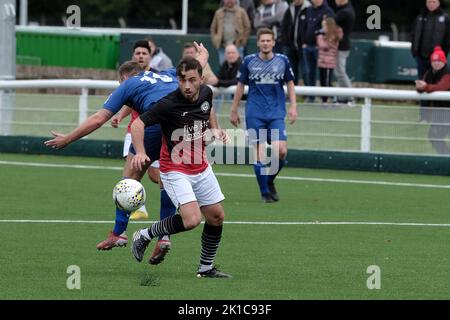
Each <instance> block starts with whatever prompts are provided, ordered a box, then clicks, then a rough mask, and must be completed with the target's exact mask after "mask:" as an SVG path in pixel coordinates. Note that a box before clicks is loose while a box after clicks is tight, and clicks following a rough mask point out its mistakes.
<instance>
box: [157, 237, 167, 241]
mask: <svg viewBox="0 0 450 320" xmlns="http://www.w3.org/2000/svg"><path fill="white" fill-rule="evenodd" d="M159 240H165V241H169V240H170V237H169V236H163V237H162V238H161V239H159Z"/></svg>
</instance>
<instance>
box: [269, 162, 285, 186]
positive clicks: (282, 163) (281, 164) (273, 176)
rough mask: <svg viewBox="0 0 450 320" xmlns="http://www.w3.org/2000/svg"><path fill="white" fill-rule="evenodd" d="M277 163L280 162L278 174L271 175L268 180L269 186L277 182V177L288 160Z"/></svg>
mask: <svg viewBox="0 0 450 320" xmlns="http://www.w3.org/2000/svg"><path fill="white" fill-rule="evenodd" d="M275 161H278V170H277V172H275V173H274V174H271V175H270V176H269V179H268V180H269V181H268V183H269V184H273V181H274V180H275V178H276V177H277V175H278V174H279V173H280V171H281V169H283V167H284V165H285V164H286V160H280V159H277V160H275Z"/></svg>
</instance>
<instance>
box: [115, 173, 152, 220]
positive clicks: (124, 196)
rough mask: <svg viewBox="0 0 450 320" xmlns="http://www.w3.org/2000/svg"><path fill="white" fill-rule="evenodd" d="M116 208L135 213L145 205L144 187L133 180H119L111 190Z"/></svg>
mask: <svg viewBox="0 0 450 320" xmlns="http://www.w3.org/2000/svg"><path fill="white" fill-rule="evenodd" d="M113 200H114V203H115V204H116V207H117V208H119V209H121V210H125V211H130V212H133V211H136V210H137V209H139V208H140V207H142V206H143V205H144V204H145V200H146V195H145V189H144V186H143V185H142V184H141V183H140V182H139V181H137V180H134V179H123V180H120V181H119V182H118V183H117V184H116V186H115V187H114V189H113Z"/></svg>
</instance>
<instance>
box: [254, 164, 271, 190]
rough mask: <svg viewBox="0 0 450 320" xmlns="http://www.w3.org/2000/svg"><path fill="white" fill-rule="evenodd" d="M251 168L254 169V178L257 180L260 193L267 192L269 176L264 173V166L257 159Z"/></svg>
mask: <svg viewBox="0 0 450 320" xmlns="http://www.w3.org/2000/svg"><path fill="white" fill-rule="evenodd" d="M253 169H254V170H255V175H256V180H258V185H259V190H260V191H261V194H264V193H269V192H270V191H269V185H268V179H269V176H268V175H267V174H266V173H265V170H266V166H265V165H264V164H262V163H261V162H259V161H258V162H256V163H255V164H254V165H253Z"/></svg>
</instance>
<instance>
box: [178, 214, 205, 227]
mask: <svg viewBox="0 0 450 320" xmlns="http://www.w3.org/2000/svg"><path fill="white" fill-rule="evenodd" d="M201 221H202V219H201V217H200V216H198V217H197V216H195V217H183V225H184V228H185V229H186V230H191V229H194V228H195V227H196V226H198V225H199V224H200V222H201Z"/></svg>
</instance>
